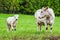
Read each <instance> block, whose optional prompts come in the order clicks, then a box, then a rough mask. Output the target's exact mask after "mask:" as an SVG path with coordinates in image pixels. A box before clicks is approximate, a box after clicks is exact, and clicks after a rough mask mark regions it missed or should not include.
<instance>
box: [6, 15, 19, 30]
mask: <svg viewBox="0 0 60 40" xmlns="http://www.w3.org/2000/svg"><path fill="white" fill-rule="evenodd" d="M18 17H19V15H14V16H13V17H8V18H7V31H10V28H12V30H16V23H17V20H18Z"/></svg>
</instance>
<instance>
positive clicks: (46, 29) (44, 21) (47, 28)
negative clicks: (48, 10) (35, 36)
mask: <svg viewBox="0 0 60 40" xmlns="http://www.w3.org/2000/svg"><path fill="white" fill-rule="evenodd" d="M44 24H45V27H46V32H47V30H48V25H47V22H46V21H44Z"/></svg>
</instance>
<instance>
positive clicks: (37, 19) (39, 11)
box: [35, 7, 55, 30]
mask: <svg viewBox="0 0 60 40" xmlns="http://www.w3.org/2000/svg"><path fill="white" fill-rule="evenodd" d="M44 9H45V8H44V7H43V8H42V9H38V10H37V11H36V12H35V18H36V24H37V23H40V22H43V23H44V24H45V27H48V26H47V23H49V20H50V24H52V25H53V24H54V19H55V15H54V12H53V9H51V8H48V10H46V11H44ZM41 11H42V12H43V13H41ZM47 11H48V12H47ZM49 14H51V16H50V19H49V20H46V17H44V18H41V19H40V18H39V17H43V16H44V15H49ZM46 21H47V22H46ZM51 27H52V26H51ZM37 30H38V29H37Z"/></svg>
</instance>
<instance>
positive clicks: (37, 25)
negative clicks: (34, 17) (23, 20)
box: [36, 22, 39, 31]
mask: <svg viewBox="0 0 60 40" xmlns="http://www.w3.org/2000/svg"><path fill="white" fill-rule="evenodd" d="M38 26H39V24H38V23H37V22H36V30H37V31H38V29H39V27H38Z"/></svg>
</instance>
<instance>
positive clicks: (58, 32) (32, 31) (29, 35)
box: [0, 14, 60, 40]
mask: <svg viewBox="0 0 60 40" xmlns="http://www.w3.org/2000/svg"><path fill="white" fill-rule="evenodd" d="M13 15H14V14H0V40H45V39H44V37H50V36H60V17H56V18H55V23H54V25H53V30H52V33H50V29H49V30H48V32H46V30H45V26H43V27H42V32H40V30H39V31H38V32H37V31H36V20H35V17H34V15H24V14H19V19H18V24H17V27H16V31H12V30H11V31H10V32H7V25H6V19H7V18H8V17H9V16H13ZM49 28H50V27H49ZM47 40H48V39H47Z"/></svg>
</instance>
